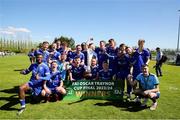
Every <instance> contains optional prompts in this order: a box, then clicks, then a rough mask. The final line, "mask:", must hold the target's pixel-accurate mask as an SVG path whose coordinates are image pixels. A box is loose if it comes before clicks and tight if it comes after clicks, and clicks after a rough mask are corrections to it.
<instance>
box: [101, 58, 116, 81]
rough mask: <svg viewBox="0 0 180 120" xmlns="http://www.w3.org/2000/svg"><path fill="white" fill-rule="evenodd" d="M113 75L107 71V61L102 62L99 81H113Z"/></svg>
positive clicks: (109, 70) (110, 70)
mask: <svg viewBox="0 0 180 120" xmlns="http://www.w3.org/2000/svg"><path fill="white" fill-rule="evenodd" d="M113 76H114V73H113V71H112V69H109V64H108V62H107V61H104V62H103V69H102V70H100V71H99V80H113Z"/></svg>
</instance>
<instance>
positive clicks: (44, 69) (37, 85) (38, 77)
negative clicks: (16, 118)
mask: <svg viewBox="0 0 180 120" xmlns="http://www.w3.org/2000/svg"><path fill="white" fill-rule="evenodd" d="M42 61H43V56H42V55H41V54H38V55H37V56H36V63H34V64H31V65H30V67H29V68H28V69H26V70H23V71H21V72H20V73H21V74H23V75H26V74H28V73H30V72H32V75H31V78H30V80H29V82H27V83H25V84H22V85H21V86H20V87H19V99H20V104H21V109H20V110H19V111H18V115H19V114H21V113H22V112H23V111H24V110H25V106H26V104H25V92H26V91H27V90H32V91H33V95H35V96H40V95H41V91H42V88H43V81H44V80H49V79H50V71H49V67H48V66H47V65H46V64H45V63H43V62H42Z"/></svg>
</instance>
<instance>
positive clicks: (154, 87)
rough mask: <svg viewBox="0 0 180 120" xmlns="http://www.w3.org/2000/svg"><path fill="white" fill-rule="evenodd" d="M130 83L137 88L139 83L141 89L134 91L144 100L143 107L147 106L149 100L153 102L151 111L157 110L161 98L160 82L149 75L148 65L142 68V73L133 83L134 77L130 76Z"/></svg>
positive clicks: (155, 77)
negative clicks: (158, 100)
mask: <svg viewBox="0 0 180 120" xmlns="http://www.w3.org/2000/svg"><path fill="white" fill-rule="evenodd" d="M128 78H129V79H128V80H129V83H130V84H131V85H132V86H136V85H137V83H139V86H140V87H139V88H138V89H135V90H134V94H135V95H137V96H139V97H142V98H144V101H143V103H142V104H141V106H142V107H143V106H146V103H147V100H148V98H150V99H151V100H152V102H153V104H152V106H151V107H150V110H155V109H156V107H157V99H158V98H159V96H160V91H159V80H158V78H157V76H156V75H154V74H152V73H149V68H148V65H143V66H142V73H140V74H139V75H138V76H137V77H136V79H135V80H134V81H133V80H132V76H128Z"/></svg>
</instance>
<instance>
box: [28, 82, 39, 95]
mask: <svg viewBox="0 0 180 120" xmlns="http://www.w3.org/2000/svg"><path fill="white" fill-rule="evenodd" d="M28 85H29V87H30V88H31V90H32V95H35V96H38V95H40V94H41V91H42V82H38V83H37V82H33V81H29V82H28Z"/></svg>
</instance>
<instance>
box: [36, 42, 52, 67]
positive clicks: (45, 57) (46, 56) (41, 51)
mask: <svg viewBox="0 0 180 120" xmlns="http://www.w3.org/2000/svg"><path fill="white" fill-rule="evenodd" d="M48 47H49V43H48V42H47V41H44V42H43V43H42V47H41V48H39V49H38V50H36V51H35V52H34V56H37V55H38V54H42V55H43V62H44V63H45V64H48V60H49V52H48Z"/></svg>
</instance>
